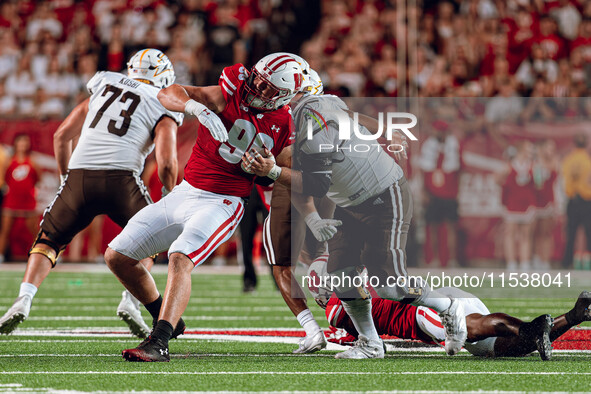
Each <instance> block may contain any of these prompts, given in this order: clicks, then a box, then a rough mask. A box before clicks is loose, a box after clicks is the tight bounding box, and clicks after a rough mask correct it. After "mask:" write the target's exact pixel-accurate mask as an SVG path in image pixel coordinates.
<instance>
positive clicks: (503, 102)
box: [0, 0, 591, 269]
mask: <svg viewBox="0 0 591 394" xmlns="http://www.w3.org/2000/svg"><path fill="white" fill-rule="evenodd" d="M145 47H154V48H159V49H161V50H163V51H164V52H165V53H166V54H167V55H168V57H169V58H170V60H171V61H172V62H173V64H174V68H175V72H176V76H177V79H176V82H177V83H180V84H197V85H208V84H217V80H218V77H219V74H220V72H221V70H222V69H223V67H225V66H229V65H232V64H234V63H244V64H245V65H246V66H248V67H250V66H252V65H253V64H254V63H255V62H256V61H257V60H258V59H259V58H261V57H262V56H264V55H266V54H268V53H270V52H274V51H287V52H293V53H297V54H299V55H301V56H303V57H304V58H305V59H306V60H307V61H308V62H309V63H310V65H311V67H312V68H313V69H315V70H317V71H318V72H319V74H320V76H321V78H322V81H323V83H324V85H325V92H326V93H331V94H336V95H338V96H342V97H353V98H363V97H373V98H375V97H380V98H381V100H386V99H388V100H392V102H395V103H398V105H399V108H400V105H403V106H405V107H408V109H410V110H416V111H417V112H418V117H419V125H418V129H417V131H418V135H419V137H420V138H419V140H420V141H419V142H418V143H411V146H410V161H409V165H408V169H407V171H408V176H409V177H410V179H411V183H412V186H413V190H414V195H415V206H416V209H415V215H414V217H413V226H412V234H411V240H410V245H409V248H408V251H409V260H408V262H409V265H414V266H427V267H438V266H443V267H451V266H457V265H461V266H494V267H505V266H506V265H508V264H512V263H516V262H518V261H514V260H522V261H520V263H521V268H523V269H527V268H528V267H534V268H542V269H547V268H549V267H550V265H548V264H551V267H554V268H559V267H564V268H570V267H573V266H574V267H575V268H582V269H583V268H591V257H590V255H589V253H588V249H589V248H587V247H586V242H585V241H586V240H585V237H584V235H583V234H582V232H581V234H579V235H578V236H576V237H578V238H577V239H574V240H573V242H575V241H576V242H575V247H574V249H575V252H574V253H570V252H568V251H567V253H565V249H568V248H567V247H566V246H567V238H568V237H567V233H566V231H565V229H566V226H567V222H568V220H567V218H568V215H567V206H568V204H569V202H572V201H575V200H576V201H578V199H581V200H584V201H583V202H585V203H586V202H587V200H586V198H587V197H588V198H589V204H591V195H589V196H586V195H581V194H584V193H577V192H574V191H573V190H570V189H569V188H568V187H567V188H566V190H565V187H564V184H565V177H566V178H568V177H570V176H571V175H572V171H570V172H569V171H566V170H565V169H564V165H563V163H562V161H563V159H564V157H566V155H567V154H569V153H570V152H571V151H573V150H574V149H575V146H574V145H573V139H575V137H577V138H579V140H580V139H581V136H584V135H586V134H587V133H588V131H589V129H590V127H589V126H590V125H591V124H590V123H589V118H590V116H591V99H590V98H589V97H588V96H589V93H590V92H591V2H589V1H583V0H581V1H577V0H559V1H552V0H532V1H529V0H498V1H493V0H456V1H432V0H425V1H415V0H413V1H410V0H390V1H384V0H375V1H361V0H324V1H314V0H292V1H279V0H223V1H222V0H220V1H207V0H184V1H183V0H178V1H151V0H139V1H138V0H95V1H92V0H89V1H74V0H49V1H26V0H19V1H16V0H13V1H10V0H4V1H2V4H1V6H0V143H2V144H3V149H2V150H3V151H4V152H3V154H0V158H1V160H0V161H2V162H3V163H4V164H3V167H4V168H6V167H7V166H8V164H9V162H10V156H11V153H12V144H13V140H14V138H15V136H17V135H19V134H22V133H26V134H28V135H29V136H30V137H31V143H32V150H33V158H34V160H35V161H36V163H37V164H38V165H39V167H40V169H41V171H42V176H41V177H40V179H39V182H38V183H37V185H36V190H37V194H36V196H37V212H36V213H37V214H38V215H39V216H40V215H41V214H42V211H43V209H44V208H45V207H46V206H47V205H48V204H49V203H50V202H51V200H52V199H53V197H54V195H55V192H56V190H57V188H58V186H59V185H58V183H59V178H58V176H57V174H56V165H55V161H54V158H53V145H52V136H53V133H54V132H55V130H56V128H57V127H58V125H59V123H60V120H62V119H63V118H64V117H65V116H67V114H68V113H69V111H70V110H71V109H72V108H73V107H74V106H75V105H76V104H77V103H78V102H80V101H82V100H84V99H85V98H86V97H87V95H88V93H87V92H86V89H85V85H86V82H87V81H88V80H89V79H90V77H91V76H92V75H93V74H94V73H95V72H96V71H100V70H109V71H123V72H125V69H126V62H127V60H128V58H129V57H130V55H131V54H133V53H134V52H135V51H137V50H139V49H141V48H145ZM405 98H410V100H408V101H404V100H405ZM401 102H403V103H405V104H400V103H401ZM195 132H196V121H195V120H194V119H189V120H187V122H186V123H185V124H184V125H183V127H182V128H181V129H180V131H179V158H180V161H181V166H180V168H182V167H183V166H184V163H186V161H187V159H188V156H189V153H190V149H191V148H192V145H193V142H194V138H195ZM428 141H430V142H428ZM585 147H586V146H585V145H584V146H583V147H582V148H581V147H579V149H583V151H586V150H585ZM587 157H588V154H587ZM587 157H583V158H582V159H581V160H582V163H583V164H580V165H579V164H577V165H575V166H574V168H586V167H585V163H588V162H591V159H589V160H587ZM154 170H155V169H154V166H153V165H152V164H151V163H149V164H148V165H147V166H146V171H145V174H144V180H145V183H146V184H147V185H148V186H149V187H150V189H151V190H152V191H153V197H154V198H155V199H157V198H158V197H159V196H158V193H159V190H160V187H159V185H158V182H157V180H156V179H154V176H153V174H154ZM4 171H5V170H2V173H4ZM585 171H590V173H589V174H587V173H586V172H585ZM575 172H576V171H575ZM577 174H578V175H577ZM577 174H575V175H577V177H575V178H576V179H574V182H579V183H584V185H582V187H583V188H586V187H589V188H591V170H589V169H587V170H580V171H579V172H578V173H577ZM587 175H589V176H588V177H587ZM181 176H182V174H181ZM512 179H513V180H515V181H516V182H513V183H515V185H509V184H508V182H509V183H510V181H511V180H512ZM566 181H567V183H568V182H569V179H566ZM571 181H573V179H571ZM511 187H515V188H514V189H511ZM518 187H522V188H523V189H519V188H518ZM548 188H549V190H551V193H550V194H548V192H547V191H546V192H544V193H545V197H544V198H545V200H544V201H541V202H540V201H538V200H536V199H537V197H535V196H539V195H541V194H544V193H542V192H541V190H543V189H544V190H548ZM577 190H578V189H577ZM3 191H4V192H6V186H5V185H4V186H3ZM526 194H527V195H529V196H530V197H531V195H534V197H533V198H532V200H531V201H529V202H527V204H529V205H526V206H525V207H523V209H522V208H519V209H521V210H522V211H523V212H519V213H523V214H524V215H522V216H523V217H520V218H518V220H515V218H514V217H513V216H511V215H507V206H509V210H511V209H512V208H511V205H514V203H515V201H511V199H512V198H514V197H516V196H517V197H519V196H523V195H526ZM518 199H519V198H518ZM441 200H443V204H444V205H437V204H441V203H442V202H441ZM454 202H455V204H457V211H458V217H457V218H456V217H455V215H453V212H454V209H455V208H454ZM521 203H523V202H520V204H521ZM445 204H447V205H445ZM523 204H525V203H523ZM537 205H542V206H537ZM536 206H537V208H548V209H546V210H545V211H544V210H542V209H538V214H531V215H530V212H532V211H535V209H534V208H536ZM583 206H584V207H586V205H583ZM530 207H531V209H530ZM587 211H588V212H587ZM438 212H447V213H449V214H448V215H445V214H444V215H440V214H438ZM541 212H545V213H544V214H540V213H541ZM526 214H527V215H526ZM572 216H573V212H571V219H572ZM574 216H576V217H579V219H580V221H581V222H585V221H586V220H585V218H589V220H588V222H589V223H591V208H590V209H588V210H587V208H581V209H579V210H576V211H575V212H574ZM571 225H572V223H571ZM511 229H512V230H511ZM10 230H11V231H10V232H9V237H10V238H9V239H10V242H9V249H8V250H7V251H6V252H5V254H6V255H7V257H9V259H8V260H13V261H14V260H18V259H23V258H24V257H25V256H26V252H27V250H28V248H29V247H30V244H31V242H32V238H33V234H31V233H30V231H28V230H27V228H26V226H25V224H24V221H23V220H22V219H17V220H16V221H15V223H14V226H12V228H11V229H10ZM507 231H509V235H510V234H511V231H513V232H514V233H515V232H517V234H522V235H523V234H525V238H524V239H525V241H527V242H530V246H529V255H528V254H527V253H526V252H522V254H523V256H521V257H515V256H511V251H507V245H506V244H507V242H508V241H507V239H511V236H510V237H507V234H508V232H507ZM117 232H118V229H117V227H116V226H115V225H114V224H113V223H111V222H110V221H109V220H105V221H104V222H103V221H101V220H99V221H97V222H96V223H95V224H94V228H93V229H92V230H89V231H88V232H87V234H85V235H83V236H81V237H80V238H79V240H78V241H77V242H78V246H77V248H78V249H79V250H77V251H75V250H74V251H73V250H72V249H73V248H72V247H71V246H70V247H69V249H70V250H69V253H68V255H69V256H68V255H66V258H69V259H70V260H94V259H96V258H98V259H100V256H101V253H102V251H104V248H105V246H106V243H107V242H108V241H109V240H111V239H112V238H113V236H114V235H115V234H116V233H117ZM590 234H591V233H590ZM536 237H537V238H536ZM570 237H571V238H572V237H573V236H572V235H571V236H570ZM89 238H90V239H91V240H90V241H89V240H88V239H89ZM454 240H455V241H454ZM236 243H237V241H235V240H231V241H230V242H229V245H228V246H229V247H227V248H225V251H224V249H223V248H222V256H218V257H220V258H221V261H224V260H225V261H227V262H228V263H233V260H234V258H235V250H236V248H237V247H236ZM256 244H257V241H255V252H254V253H255V254H256V258H255V260H256V261H258V262H259V264H264V262H263V257H261V252H260V250H259V247H258V245H256ZM540 250H543V252H542V253H538V252H539V251H540ZM1 253H2V251H0V254H1ZM569 253H570V254H569ZM507 254H509V256H508V255H507ZM514 254H515V253H514ZM518 254H519V253H518ZM539 254H542V256H539ZM565 256H566V257H565ZM524 260H527V261H524ZM525 263H527V264H525Z"/></svg>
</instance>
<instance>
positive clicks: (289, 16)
mask: <svg viewBox="0 0 591 394" xmlns="http://www.w3.org/2000/svg"><path fill="white" fill-rule="evenodd" d="M0 3H1V5H0V117H2V118H7V117H10V118H14V117H20V118H31V117H37V118H43V119H47V118H57V119H59V118H62V117H64V116H65V115H67V113H68V112H69V110H70V109H71V108H73V106H74V105H75V104H76V103H77V102H78V101H80V100H81V99H83V98H84V97H85V95H86V94H87V93H86V89H85V85H86V82H87V81H88V80H89V79H90V77H91V76H92V75H93V74H94V73H95V72H96V71H98V70H109V71H124V70H125V69H126V62H127V59H128V58H129V56H130V55H131V54H132V53H134V52H135V51H137V50H138V49H141V48H144V47H153V48H159V49H162V50H164V51H166V53H167V55H168V56H169V58H170V59H171V61H172V62H173V63H174V67H175V71H176V75H177V82H178V83H181V84H210V83H214V84H215V83H217V78H218V77H219V74H220V71H221V69H222V68H223V67H224V66H227V65H231V64H234V63H236V62H242V63H245V64H252V63H253V60H254V61H256V60H257V59H258V58H260V57H262V56H263V55H264V54H266V53H269V52H272V51H279V50H284V51H292V52H295V51H297V50H298V48H299V46H300V44H301V43H302V42H303V41H304V40H305V39H306V38H308V37H309V36H310V35H311V34H312V33H313V32H314V30H315V29H316V25H317V24H318V17H319V15H320V11H319V9H320V4H319V3H318V2H317V1H311V0H305V1H290V2H289V4H282V3H287V2H277V1H272V0H260V1H255V0H228V1H217V2H216V1H207V0H177V1H161V0H156V1H154V0H87V1H74V0H47V1H32V0H3V1H2V2H0ZM314 15H316V17H314Z"/></svg>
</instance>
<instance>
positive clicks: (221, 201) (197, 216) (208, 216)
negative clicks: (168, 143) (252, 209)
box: [109, 181, 244, 266]
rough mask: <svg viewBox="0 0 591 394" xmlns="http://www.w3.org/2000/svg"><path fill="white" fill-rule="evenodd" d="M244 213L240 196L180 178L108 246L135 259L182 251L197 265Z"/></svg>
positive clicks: (226, 237) (232, 229)
mask: <svg viewBox="0 0 591 394" xmlns="http://www.w3.org/2000/svg"><path fill="white" fill-rule="evenodd" d="M243 213H244V204H243V202H242V199H241V198H240V197H235V196H227V195H220V194H216V193H211V192H208V191H205V190H201V189H197V188H195V187H193V186H191V185H190V184H189V183H188V182H187V181H183V182H181V184H180V185H178V186H176V187H175V188H174V189H173V190H172V192H170V193H169V194H168V195H167V196H166V197H164V198H163V199H161V200H160V201H158V202H157V203H155V204H152V205H148V206H147V207H145V208H144V209H142V210H141V211H139V212H138V213H137V214H136V215H135V216H134V217H133V218H131V220H130V221H129V223H127V226H125V228H124V229H123V231H122V232H121V233H120V234H119V235H118V236H117V237H115V239H114V240H113V241H111V243H110V244H109V247H110V248H111V249H113V250H115V251H117V252H119V253H121V254H123V255H125V256H128V257H131V258H133V259H135V260H141V259H144V258H146V257H149V256H153V255H155V254H157V253H159V252H163V251H166V250H168V253H169V254H171V253H182V254H184V255H186V256H187V257H189V258H190V259H191V260H192V261H193V264H194V265H195V266H197V265H199V264H201V263H203V262H204V261H205V259H207V257H208V256H209V255H210V254H211V253H212V252H213V251H214V250H215V249H216V248H217V247H218V246H220V245H221V244H222V243H224V242H225V241H227V240H228V239H229V238H230V237H231V236H232V234H233V233H234V231H235V230H236V227H238V223H240V220H241V219H242V215H243Z"/></svg>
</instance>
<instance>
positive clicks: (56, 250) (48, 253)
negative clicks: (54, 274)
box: [28, 231, 66, 268]
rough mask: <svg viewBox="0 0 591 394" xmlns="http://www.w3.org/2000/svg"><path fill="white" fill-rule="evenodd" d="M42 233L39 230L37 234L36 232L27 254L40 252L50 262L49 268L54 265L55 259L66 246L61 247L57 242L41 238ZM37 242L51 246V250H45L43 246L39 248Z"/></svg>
mask: <svg viewBox="0 0 591 394" xmlns="http://www.w3.org/2000/svg"><path fill="white" fill-rule="evenodd" d="M42 235H43V232H42V231H40V232H39V234H37V238H36V239H35V242H33V247H31V250H29V254H28V255H29V256H30V255H32V254H42V255H43V256H45V257H47V258H48V259H49V261H50V262H51V268H53V267H55V264H56V263H57V259H58V258H59V257H60V255H61V254H62V252H63V251H64V250H65V249H66V247H65V246H64V247H61V248H60V245H58V244H57V243H55V242H53V241H52V240H50V239H42V238H41V236H42ZM38 244H43V245H47V246H49V247H50V248H51V250H47V249H45V248H40V247H38V246H37V245H38Z"/></svg>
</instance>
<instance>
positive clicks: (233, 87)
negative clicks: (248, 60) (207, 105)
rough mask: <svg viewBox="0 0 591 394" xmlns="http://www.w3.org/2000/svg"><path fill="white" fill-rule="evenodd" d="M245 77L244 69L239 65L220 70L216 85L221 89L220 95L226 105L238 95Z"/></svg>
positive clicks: (246, 74) (245, 71)
mask: <svg viewBox="0 0 591 394" xmlns="http://www.w3.org/2000/svg"><path fill="white" fill-rule="evenodd" d="M247 76H248V71H247V70H246V67H244V65H242V64H240V63H238V64H234V65H233V66H230V67H226V68H224V69H223V70H222V73H221V74H220V79H219V81H218V84H219V85H220V87H221V88H222V94H223V95H224V99H225V100H226V102H227V103H228V102H230V101H232V99H234V98H236V97H237V96H238V95H239V94H240V85H242V84H243V83H244V80H245V79H246V77H247Z"/></svg>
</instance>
